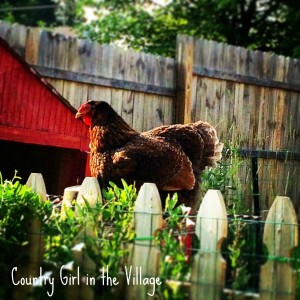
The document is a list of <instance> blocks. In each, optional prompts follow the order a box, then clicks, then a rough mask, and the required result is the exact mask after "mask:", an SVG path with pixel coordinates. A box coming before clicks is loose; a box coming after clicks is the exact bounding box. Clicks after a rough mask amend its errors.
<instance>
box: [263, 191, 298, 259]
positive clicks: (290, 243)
mask: <svg viewBox="0 0 300 300" xmlns="http://www.w3.org/2000/svg"><path fill="white" fill-rule="evenodd" d="M297 225H298V220H297V215H296V212H295V209H294V206H293V203H292V201H291V199H290V198H289V197H284V196H277V197H276V198H275V200H274V202H273V204H272V206H271V209H270V211H269V213H268V216H267V219H266V224H265V228H264V237H263V241H264V243H265V244H266V245H267V246H268V253H269V255H277V256H284V257H288V256H289V253H290V249H289V247H290V248H292V247H295V246H296V245H297V244H298V226H297ZM282 239H284V240H282ZM280 242H281V243H282V242H283V243H282V244H280Z"/></svg>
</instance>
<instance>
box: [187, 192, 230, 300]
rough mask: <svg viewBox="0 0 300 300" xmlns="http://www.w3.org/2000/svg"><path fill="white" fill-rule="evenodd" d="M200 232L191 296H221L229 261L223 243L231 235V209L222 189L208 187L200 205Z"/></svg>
mask: <svg viewBox="0 0 300 300" xmlns="http://www.w3.org/2000/svg"><path fill="white" fill-rule="evenodd" d="M196 234H197V236H198V238H199V240H200V245H199V252H198V253H197V254H196V256H195V257H194V261H193V265H192V271H191V299H211V300H215V299H220V296H221V292H222V290H223V288H224V283H225V270H226V262H225V260H224V259H223V258H222V256H221V244H222V241H223V240H224V239H225V238H226V237H227V212H226V208H225V203H224V199H223V196H222V194H221V192H220V191H217V190H208V192H207V193H206V194H205V196H204V199H203V201H202V204H201V206H200V209H199V212H198V215H197V222H196Z"/></svg>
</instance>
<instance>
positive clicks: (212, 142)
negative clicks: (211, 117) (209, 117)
mask: <svg viewBox="0 0 300 300" xmlns="http://www.w3.org/2000/svg"><path fill="white" fill-rule="evenodd" d="M195 127H196V128H197V130H198V133H199V134H200V135H201V137H202V139H203V141H204V144H205V147H204V149H203V155H202V165H203V166H212V167H213V166H215V165H216V163H217V162H218V161H219V160H220V159H221V158H222V150H223V143H221V142H220V141H219V138H218V136H217V131H216V129H215V128H214V127H213V126H211V125H210V124H208V123H206V122H201V121H200V122H197V123H195Z"/></svg>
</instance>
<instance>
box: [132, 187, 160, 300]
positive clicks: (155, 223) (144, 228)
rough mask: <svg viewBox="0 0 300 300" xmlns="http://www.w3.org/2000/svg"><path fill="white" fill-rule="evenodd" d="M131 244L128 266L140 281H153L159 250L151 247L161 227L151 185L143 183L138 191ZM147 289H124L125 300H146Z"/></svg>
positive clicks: (156, 270)
mask: <svg viewBox="0 0 300 300" xmlns="http://www.w3.org/2000/svg"><path fill="white" fill-rule="evenodd" d="M134 226H135V232H136V237H135V242H134V245H133V249H132V254H131V261H130V266H132V268H133V270H136V268H139V269H140V270H141V274H140V276H141V277H142V278H143V277H145V276H147V277H153V278H154V277H157V276H158V274H157V273H158V267H159V263H160V258H159V257H160V253H159V250H158V249H157V248H156V247H155V246H154V245H153V243H152V240H153V235H154V233H155V231H156V230H157V229H159V228H162V226H163V217H162V205H161V200H160V196H159V192H158V189H157V187H156V185H155V184H154V183H144V184H143V185H142V187H141V188H140V191H139V193H138V196H137V199H136V201H135V206H134ZM151 289H152V290H153V288H149V286H147V285H132V284H130V285H129V287H128V289H127V298H126V299H132V300H146V299H150V298H151V297H150V296H149V295H150V294H151V293H152V292H151Z"/></svg>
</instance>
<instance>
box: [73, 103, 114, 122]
mask: <svg viewBox="0 0 300 300" xmlns="http://www.w3.org/2000/svg"><path fill="white" fill-rule="evenodd" d="M116 116H118V115H117V113H116V112H115V111H114V110H113V109H112V107H111V106H110V105H109V104H108V103H106V102H104V101H93V100H89V101H88V102H87V103H84V104H82V105H81V106H80V107H79V109H78V111H77V114H76V116H75V117H76V118H82V119H83V121H84V123H85V124H86V125H88V126H91V125H94V124H97V125H100V126H101V125H102V126H103V125H107V124H109V123H110V122H112V121H113V120H114V119H115V118H116Z"/></svg>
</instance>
